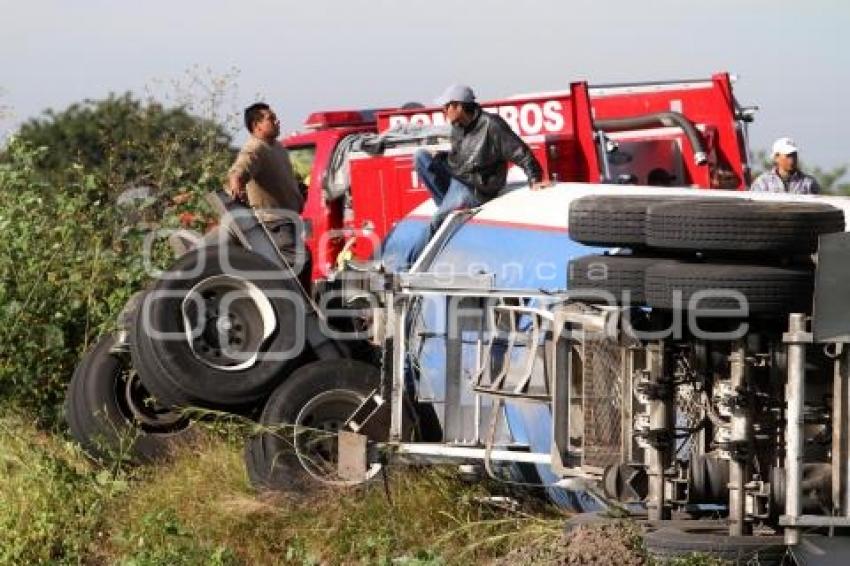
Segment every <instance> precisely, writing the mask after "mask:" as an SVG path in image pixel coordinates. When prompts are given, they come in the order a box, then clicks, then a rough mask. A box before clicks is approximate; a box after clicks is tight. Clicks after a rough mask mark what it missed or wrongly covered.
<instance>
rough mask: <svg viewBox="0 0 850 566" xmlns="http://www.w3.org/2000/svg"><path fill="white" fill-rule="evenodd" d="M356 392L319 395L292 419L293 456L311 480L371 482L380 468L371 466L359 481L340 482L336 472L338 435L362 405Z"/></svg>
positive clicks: (349, 483) (327, 482)
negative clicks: (293, 420)
mask: <svg viewBox="0 0 850 566" xmlns="http://www.w3.org/2000/svg"><path fill="white" fill-rule="evenodd" d="M363 400H364V396H363V395H361V394H359V393H357V392H356V391H351V390H346V389H334V390H331V391H324V392H322V393H319V394H318V395H316V396H315V397H313V398H312V399H310V401H308V402H307V404H306V405H304V407H303V408H302V409H301V410H300V411H299V412H298V416H297V417H296V419H295V423H294V426H295V435H294V436H295V441H294V443H293V444H294V447H295V455H296V457H297V458H298V461H299V463H300V464H301V467H302V468H303V469H304V470H305V471H306V472H307V473H308V474H309V475H310V476H311V477H313V478H314V479H316V480H317V481H320V482H322V483H326V484H329V485H336V486H345V485H356V484H359V483H362V482H365V481H368V480H370V479H371V478H373V477H374V476H375V475H376V474H377V473H378V472H379V471H380V470H381V464H372V465H371V466H369V468H368V469H367V470H366V474H365V476H364V478H363V479H362V480H343V479H340V477H339V474H338V472H337V463H338V442H339V440H338V439H339V435H338V432H339V431H340V430H342V428H343V426H344V425H345V423H346V422H347V421H348V419H349V418H350V417H351V415H353V414H354V412H355V411H356V410H357V408H358V407H359V406H360V405H361V404H362V403H363Z"/></svg>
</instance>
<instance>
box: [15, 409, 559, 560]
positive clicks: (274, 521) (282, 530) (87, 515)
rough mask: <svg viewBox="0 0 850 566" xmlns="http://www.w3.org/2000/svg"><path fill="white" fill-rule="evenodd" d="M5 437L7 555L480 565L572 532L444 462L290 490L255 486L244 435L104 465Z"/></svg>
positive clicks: (552, 515)
mask: <svg viewBox="0 0 850 566" xmlns="http://www.w3.org/2000/svg"><path fill="white" fill-rule="evenodd" d="M0 432H2V434H0V471H2V478H3V479H2V481H0V509H3V513H2V514H0V564H29V563H56V564H74V563H108V564H112V563H118V564H163V565H164V564H281V563H284V564H353V563H361V564H390V563H394V564H470V563H479V562H482V561H486V560H488V559H490V558H494V557H497V556H502V555H504V554H505V553H507V552H509V551H510V550H511V549H513V548H516V547H518V546H522V545H524V544H528V543H529V542H532V541H540V540H555V539H558V538H559V536H560V535H559V533H560V532H561V529H562V522H561V520H560V519H561V517H560V515H559V514H558V513H557V512H555V511H553V510H547V509H546V508H544V507H529V506H528V505H526V506H522V507H520V508H519V509H506V508H504V507H501V506H494V505H492V504H490V503H488V502H487V501H488V500H487V497H488V496H489V495H491V488H492V487H493V486H488V485H486V484H480V483H479V484H468V483H464V482H463V481H461V480H459V479H457V478H456V477H455V476H454V475H453V474H452V473H451V472H450V471H449V470H445V469H439V468H438V469H433V468H431V469H424V470H410V469H405V470H400V469H397V470H391V473H390V474H389V477H388V482H387V484H386V486H384V485H383V483H381V482H379V483H378V484H375V485H372V486H369V487H368V488H361V489H355V490H345V491H339V490H328V491H324V492H320V493H318V494H317V495H316V496H315V497H311V498H309V499H305V498H290V497H287V496H284V495H274V494H257V493H255V492H254V491H253V489H252V488H251V487H250V485H249V483H248V480H247V478H246V475H245V468H244V464H243V461H242V448H241V441H240V440H239V439H238V438H237V437H238V435H236V434H225V435H222V434H219V433H217V432H212V431H206V432H205V433H204V434H201V435H200V439H199V441H198V443H197V444H195V445H192V446H183V447H180V448H179V449H178V452H177V453H176V454H175V455H174V457H173V459H172V460H170V461H169V462H168V463H164V464H160V465H156V466H150V467H146V468H137V469H131V470H122V469H120V468H118V469H115V470H103V469H99V468H97V467H94V466H92V465H91V464H90V463H89V462H88V461H87V460H86V459H85V458H83V457H82V456H81V454H80V453H79V452H78V450H77V449H76V448H75V447H74V446H73V445H72V444H70V443H68V442H65V441H62V440H60V439H58V438H57V437H56V436H53V435H49V434H45V433H42V432H39V431H38V430H37V429H36V428H35V427H34V426H33V425H32V424H31V423H30V422H27V419H25V418H24V417H22V416H7V417H3V418H2V419H0ZM540 505H542V504H540Z"/></svg>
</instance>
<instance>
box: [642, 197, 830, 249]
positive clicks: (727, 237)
mask: <svg viewBox="0 0 850 566" xmlns="http://www.w3.org/2000/svg"><path fill="white" fill-rule="evenodd" d="M843 230H844V213H843V211H841V210H840V209H838V208H835V207H834V206H830V205H828V204H822V203H814V202H755V201H749V200H727V199H723V200H722V201H716V202H713V201H709V200H707V199H700V200H699V201H697V202H688V205H687V206H682V205H681V204H677V203H664V204H661V203H657V204H653V205H651V206H650V207H649V209H648V212H647V218H646V243H647V245H649V246H650V247H653V248H663V249H676V250H679V249H687V250H697V251H729V252H773V253H779V252H784V253H811V252H814V251H815V250H816V249H817V245H818V236H820V235H821V234H830V233H833V232H842V231H843Z"/></svg>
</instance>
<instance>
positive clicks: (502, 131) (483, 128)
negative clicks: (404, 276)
mask: <svg viewBox="0 0 850 566" xmlns="http://www.w3.org/2000/svg"><path fill="white" fill-rule="evenodd" d="M434 102H435V103H436V104H437V105H439V106H441V107H442V108H443V113H444V114H445V116H446V121H447V122H448V123H449V124H450V125H451V126H452V131H451V145H452V148H451V151H449V152H439V153H436V154H434V153H431V152H430V151H427V150H425V149H420V150H419V151H417V152H416V154H415V155H414V164H415V166H416V173H417V175H418V176H419V179H420V181H421V182H422V183H423V184H424V185H425V186H426V187H427V188H428V190H429V192H430V193H431V196H432V197H433V198H434V202H435V203H436V204H437V212H435V213H434V216H433V217H432V218H431V222H430V225H429V226H428V229H427V230H426V231H425V233H424V234H423V235H422V237H421V238H420V241H418V242H417V243H416V245H415V246H414V247H413V248H412V249H411V251H410V255H409V258H408V259H409V261H410V262H411V263H412V262H413V261H414V260H415V259H416V257H418V256H419V254H420V253H421V252H422V250H423V249H424V248H425V245H426V244H427V243H428V240H429V239H430V238H431V236H432V235H433V234H434V232H435V231H436V230H437V228H439V227H440V224H442V222H443V220H445V218H446V216H448V215H449V213H451V212H452V211H453V210H458V209H462V208H475V207H477V206H481V205H482V204H484V203H485V202H487V201H489V200H491V199H493V198H495V197H497V196H498V195H499V192H500V191H501V190H502V189H503V188H504V187H505V181H506V179H507V173H508V163H509V162H510V163H514V164H515V165H517V166H519V167H520V168H521V169H522V170H523V171H525V175H526V177H527V178H528V183H529V186H530V187H531V189H532V190H537V189H543V188H546V187H549V186H550V185H551V183H550V182H549V181H548V180H546V179H544V178H543V169H542V168H541V167H540V163H539V162H538V161H537V158H536V157H534V154H533V153H532V152H531V149H530V148H529V147H528V145H526V143H525V142H524V141H522V139H521V138H520V137H519V136H518V135H517V134H516V133H515V132H514V131H513V130H512V129H511V127H510V126H509V125H508V124H507V122H505V121H504V120H503V119H502V118H501V117H500V116H499V115H497V114H492V113H490V112H484V111H483V110H482V109H481V107H480V106H479V105H478V103H477V102H476V101H475V93H473V92H472V89H471V88H470V87H468V86H466V85H452V86H450V87H448V88H447V89H446V90H445V92H443V94H442V95H440V97H438V98H437V99H436V100H435V101H434Z"/></svg>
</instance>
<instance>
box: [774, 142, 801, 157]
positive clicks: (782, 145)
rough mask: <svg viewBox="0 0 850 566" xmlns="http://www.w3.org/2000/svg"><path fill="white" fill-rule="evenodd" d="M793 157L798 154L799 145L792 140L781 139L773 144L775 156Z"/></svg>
mask: <svg viewBox="0 0 850 566" xmlns="http://www.w3.org/2000/svg"><path fill="white" fill-rule="evenodd" d="M777 153H779V154H781V155H791V154H792V153H797V144H796V143H794V140H792V139H791V138H779V139H778V140H776V141H775V142H773V155H776V154H777Z"/></svg>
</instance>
